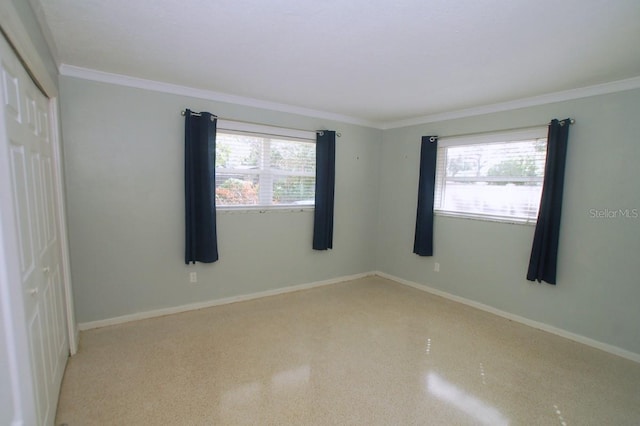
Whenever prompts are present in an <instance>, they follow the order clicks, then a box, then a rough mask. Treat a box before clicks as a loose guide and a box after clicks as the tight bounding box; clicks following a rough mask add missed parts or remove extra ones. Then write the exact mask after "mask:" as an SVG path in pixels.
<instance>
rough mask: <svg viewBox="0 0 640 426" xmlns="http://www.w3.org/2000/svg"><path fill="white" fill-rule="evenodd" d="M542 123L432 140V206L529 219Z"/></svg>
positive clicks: (537, 182)
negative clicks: (435, 142)
mask: <svg viewBox="0 0 640 426" xmlns="http://www.w3.org/2000/svg"><path fill="white" fill-rule="evenodd" d="M546 144H547V139H546V128H540V129H533V130H527V131H517V132H504V133H495V134H483V135H477V136H466V137H459V138H449V139H443V140H442V141H440V142H439V146H438V160H437V168H436V190H435V205H434V208H435V210H436V211H439V212H442V213H446V214H451V215H458V216H465V217H478V218H489V219H494V220H506V221H517V222H535V220H536V218H537V215H538V208H539V204H540V195H541V191H542V181H543V177H544V165H545V159H546Z"/></svg>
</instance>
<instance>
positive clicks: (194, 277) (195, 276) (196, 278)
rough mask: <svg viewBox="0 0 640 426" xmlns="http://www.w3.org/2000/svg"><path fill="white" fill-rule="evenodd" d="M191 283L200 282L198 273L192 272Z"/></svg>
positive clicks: (190, 275)
mask: <svg viewBox="0 0 640 426" xmlns="http://www.w3.org/2000/svg"><path fill="white" fill-rule="evenodd" d="M189 282H192V283H197V282H198V273H197V272H190V273H189Z"/></svg>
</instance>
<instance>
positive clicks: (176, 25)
mask: <svg viewBox="0 0 640 426" xmlns="http://www.w3.org/2000/svg"><path fill="white" fill-rule="evenodd" d="M31 2H32V4H33V5H35V8H36V10H37V12H38V14H39V15H40V18H41V23H44V28H43V29H44V32H45V35H47V36H48V37H49V38H50V43H51V44H52V50H53V51H54V55H55V56H56V59H57V61H58V63H59V64H60V65H63V64H64V65H71V66H76V67H83V68H88V69H93V70H99V71H104V72H108V73H114V74H122V75H126V76H132V77H137V78H141V79H148V80H154V81H159V82H165V83H171V84H175V85H181V86H187V87H191V88H197V89H203V90H209V91H215V92H220V93H224V94H231V95H236V96H240V97H243V98H249V99H254V100H260V101H268V102H273V103H279V104H284V105H289V106H293V107H300V108H306V109H312V110H317V111H324V112H329V113H333V114H340V115H342V116H347V117H351V118H354V119H357V120H362V121H366V122H371V123H392V122H398V121H401V120H408V119H412V118H415V117H421V116H428V115H433V114H442V113H445V112H450V111H458V110H462V109H468V108H474V107H479V106H482V105H491V104H497V103H503V102H511V101H515V100H520V99H526V98H530V97H534V96H539V95H543V94H549V93H555V92H559V91H566V90H571V89H576V88H583V87H588V86H593V85H599V84H602V83H608V82H613V81H619V80H624V79H629V78H636V77H639V76H640V1H639V0H395V1H392V0H384V1H383V0H31Z"/></svg>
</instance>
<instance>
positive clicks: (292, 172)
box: [216, 131, 316, 207]
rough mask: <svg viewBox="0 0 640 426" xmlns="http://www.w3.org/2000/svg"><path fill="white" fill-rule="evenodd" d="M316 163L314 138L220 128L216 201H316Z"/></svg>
mask: <svg viewBox="0 0 640 426" xmlns="http://www.w3.org/2000/svg"><path fill="white" fill-rule="evenodd" d="M315 167H316V151H315V143H314V142H312V141H306V140H298V139H295V140H294V139H289V137H288V136H284V137H273V136H267V135H256V134H243V133H241V132H236V131H232V132H228V133H227V131H218V133H217V138H216V205H217V206H221V207H222V206H270V205H291V204H296V205H313V204H314V200H315Z"/></svg>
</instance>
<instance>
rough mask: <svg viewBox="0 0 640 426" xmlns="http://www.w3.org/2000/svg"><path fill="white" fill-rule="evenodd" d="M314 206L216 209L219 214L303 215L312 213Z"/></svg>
mask: <svg viewBox="0 0 640 426" xmlns="http://www.w3.org/2000/svg"><path fill="white" fill-rule="evenodd" d="M314 209H315V208H314V206H277V207H276V206H255V207H253V206H238V207H230V206H224V207H216V212H217V213H219V214H256V213H258V214H264V213H305V212H313V211H314Z"/></svg>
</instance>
